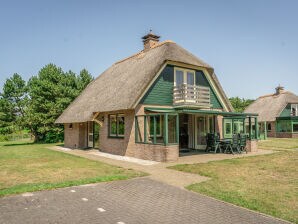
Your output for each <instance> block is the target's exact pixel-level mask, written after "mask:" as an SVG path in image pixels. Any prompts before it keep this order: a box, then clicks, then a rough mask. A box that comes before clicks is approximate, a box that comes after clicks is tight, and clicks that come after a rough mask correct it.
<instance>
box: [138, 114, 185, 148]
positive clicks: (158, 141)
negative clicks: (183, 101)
mask: <svg viewBox="0 0 298 224" xmlns="http://www.w3.org/2000/svg"><path fill="white" fill-rule="evenodd" d="M154 123H155V124H154ZM178 125H179V116H178V114H168V113H165V114H145V115H138V116H136V117H135V142H136V143H142V144H154V145H168V144H178V142H179V135H178V134H179V126H178ZM154 129H155V131H154Z"/></svg>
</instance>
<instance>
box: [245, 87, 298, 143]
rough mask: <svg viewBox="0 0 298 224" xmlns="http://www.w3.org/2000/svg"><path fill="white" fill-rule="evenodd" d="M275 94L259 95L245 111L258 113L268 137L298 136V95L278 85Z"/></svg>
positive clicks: (262, 127)
mask: <svg viewBox="0 0 298 224" xmlns="http://www.w3.org/2000/svg"><path fill="white" fill-rule="evenodd" d="M275 90H276V91H275V93H274V94H269V95H265V96H261V97H259V98H258V99H257V100H256V101H254V102H253V103H252V104H251V105H249V106H248V107H247V108H246V110H245V113H251V112H254V113H258V114H259V117H258V119H259V122H260V124H259V125H260V127H261V129H262V130H264V132H265V133H266V134H267V136H268V137H277V138H298V96H297V95H295V94H294V93H292V92H289V91H285V90H284V87H282V86H278V87H276V89H275Z"/></svg>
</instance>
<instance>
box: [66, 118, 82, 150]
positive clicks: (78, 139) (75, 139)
mask: <svg viewBox="0 0 298 224" xmlns="http://www.w3.org/2000/svg"><path fill="white" fill-rule="evenodd" d="M69 126H70V124H64V146H65V147H67V148H86V147H87V132H86V131H87V130H86V128H87V126H86V123H73V124H72V128H70V127H69Z"/></svg>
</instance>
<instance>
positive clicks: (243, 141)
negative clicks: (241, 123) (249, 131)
mask: <svg viewBox="0 0 298 224" xmlns="http://www.w3.org/2000/svg"><path fill="white" fill-rule="evenodd" d="M246 141H247V136H246V135H245V134H240V141H239V148H240V152H241V153H243V152H246V153H247V150H246Z"/></svg>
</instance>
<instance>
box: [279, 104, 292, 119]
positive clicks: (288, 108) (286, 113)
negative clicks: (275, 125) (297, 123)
mask: <svg viewBox="0 0 298 224" xmlns="http://www.w3.org/2000/svg"><path fill="white" fill-rule="evenodd" d="M279 116H280V117H289V116H291V104H288V105H287V106H286V107H285V109H283V111H282V112H281V113H280V115H279Z"/></svg>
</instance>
